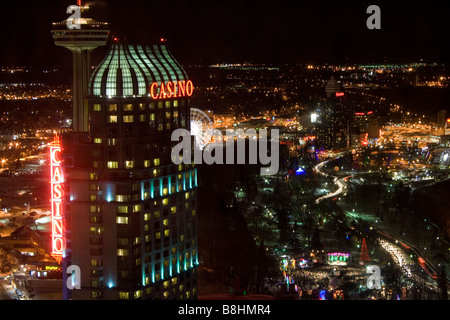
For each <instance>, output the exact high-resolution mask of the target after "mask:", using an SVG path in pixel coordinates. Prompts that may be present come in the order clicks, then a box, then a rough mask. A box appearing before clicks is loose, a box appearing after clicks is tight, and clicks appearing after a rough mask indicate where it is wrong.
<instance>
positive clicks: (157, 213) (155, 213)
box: [153, 210, 161, 219]
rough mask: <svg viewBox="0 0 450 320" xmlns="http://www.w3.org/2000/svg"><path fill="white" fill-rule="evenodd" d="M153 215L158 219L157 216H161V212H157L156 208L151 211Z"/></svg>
mask: <svg viewBox="0 0 450 320" xmlns="http://www.w3.org/2000/svg"><path fill="white" fill-rule="evenodd" d="M153 217H154V218H155V219H159V218H160V217H161V213H160V212H159V210H156V211H155V212H154V213H153Z"/></svg>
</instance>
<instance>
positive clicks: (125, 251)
mask: <svg viewBox="0 0 450 320" xmlns="http://www.w3.org/2000/svg"><path fill="white" fill-rule="evenodd" d="M117 256H119V257H128V249H117Z"/></svg>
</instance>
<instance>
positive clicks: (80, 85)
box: [51, 1, 109, 132]
mask: <svg viewBox="0 0 450 320" xmlns="http://www.w3.org/2000/svg"><path fill="white" fill-rule="evenodd" d="M80 2H81V1H79V3H78V4H79V6H78V7H79V8H80V17H79V18H78V17H77V18H69V19H67V20H64V21H62V22H55V23H53V26H52V31H51V32H52V36H53V39H54V40H55V44H56V45H57V46H62V47H65V48H67V49H69V50H70V51H72V54H73V120H72V127H73V131H74V132H87V131H88V105H87V101H86V94H87V91H88V82H89V77H90V68H91V62H90V53H91V51H92V50H94V49H95V48H98V47H100V46H103V45H105V44H106V42H107V41H108V37H109V24H108V23H106V22H98V21H95V20H93V19H91V18H86V17H83V16H82V15H83V14H84V13H85V12H86V11H87V10H88V7H86V6H84V7H83V6H81V5H80V4H81V3H80ZM68 20H71V21H69V23H68ZM70 24H71V25H73V26H76V27H75V28H74V29H69V27H68V25H70Z"/></svg>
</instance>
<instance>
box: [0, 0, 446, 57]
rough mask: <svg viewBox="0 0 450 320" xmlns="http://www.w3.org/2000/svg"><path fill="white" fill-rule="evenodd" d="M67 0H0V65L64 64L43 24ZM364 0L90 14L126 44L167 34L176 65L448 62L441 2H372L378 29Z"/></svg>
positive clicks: (136, 3) (140, 4) (58, 14)
mask: <svg viewBox="0 0 450 320" xmlns="http://www.w3.org/2000/svg"><path fill="white" fill-rule="evenodd" d="M73 4H76V1H75V0H60V1H56V0H54V1H45V2H38V1H31V0H24V1H21V2H20V3H18V2H8V3H5V4H4V5H3V8H2V10H1V11H0V30H2V31H3V32H2V42H3V44H4V47H3V48H4V49H3V50H2V51H1V52H0V65H5V66H6V65H33V66H58V65H66V64H67V63H70V61H71V53H70V52H69V51H68V50H67V49H65V48H61V47H57V46H56V45H55V44H54V41H53V39H52V36H51V32H50V29H51V26H52V23H53V22H59V21H63V20H65V19H67V18H68V17H69V15H68V14H67V13H66V8H67V7H68V6H69V5H73ZM371 4H372V2H369V1H365V0H364V1H360V0H353V1H351V0H349V1H346V2H344V3H339V2H337V1H320V2H306V1H294V0H285V1H276V2H274V1H268V0H267V1H266V0H261V1H258V2H255V1H245V0H229V1H227V2H223V1H214V0H212V1H194V2H189V1H181V0H172V1H170V2H167V3H165V2H164V3H161V2H149V1H142V0H129V1H127V2H124V1H118V0H108V1H105V0H94V1H90V5H92V8H91V10H90V12H91V13H90V15H92V17H94V18H95V19H96V20H98V21H107V22H108V23H109V24H110V28H111V35H113V36H114V37H118V38H119V39H125V38H126V39H127V41H128V42H130V43H154V42H155V41H157V40H158V39H160V38H164V39H168V42H167V44H168V46H169V48H170V49H171V51H172V53H173V55H174V56H175V57H176V58H177V60H178V61H179V62H180V63H182V64H183V65H189V64H205V65H210V64H215V63H220V62H223V63H236V62H242V61H251V62H253V63H272V64H292V63H305V64H324V63H326V62H328V63H329V64H344V63H349V62H350V61H354V63H389V62H390V63H405V62H407V61H419V59H424V60H426V61H433V62H434V61H437V62H440V63H441V62H442V63H448V62H449V61H450V46H449V42H448V41H447V38H448V31H449V29H450V28H449V26H448V24H447V23H446V21H447V20H448V19H447V16H446V11H445V10H443V8H444V5H445V2H444V1H443V0H439V1H437V2H436V1H435V2H433V3H426V4H421V5H420V6H416V5H414V4H411V3H407V2H404V1H395V2H392V1H386V0H379V1H377V5H378V6H379V7H380V8H381V29H380V30H369V29H368V28H367V27H366V20H367V19H368V17H369V15H368V14H367V13H366V9H367V7H368V6H369V5H371ZM104 50H105V48H98V49H96V50H94V51H93V57H94V58H95V57H97V56H100V57H101V58H102V57H103V55H102V54H101V52H102V51H104ZM93 62H94V60H93ZM94 64H95V62H94Z"/></svg>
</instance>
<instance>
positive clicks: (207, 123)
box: [190, 108, 213, 149]
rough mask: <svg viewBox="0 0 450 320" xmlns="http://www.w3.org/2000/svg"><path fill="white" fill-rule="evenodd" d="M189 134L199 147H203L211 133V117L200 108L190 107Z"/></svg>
mask: <svg viewBox="0 0 450 320" xmlns="http://www.w3.org/2000/svg"><path fill="white" fill-rule="evenodd" d="M190 116H191V135H192V136H195V141H196V142H197V145H198V146H199V147H200V149H203V148H204V147H205V146H206V145H207V144H208V143H209V142H211V137H212V133H213V124H212V121H211V119H209V117H208V116H207V115H206V113H204V112H203V111H202V110H200V109H196V108H191V115H190Z"/></svg>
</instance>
